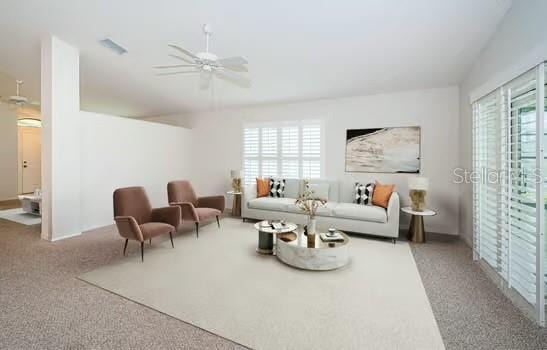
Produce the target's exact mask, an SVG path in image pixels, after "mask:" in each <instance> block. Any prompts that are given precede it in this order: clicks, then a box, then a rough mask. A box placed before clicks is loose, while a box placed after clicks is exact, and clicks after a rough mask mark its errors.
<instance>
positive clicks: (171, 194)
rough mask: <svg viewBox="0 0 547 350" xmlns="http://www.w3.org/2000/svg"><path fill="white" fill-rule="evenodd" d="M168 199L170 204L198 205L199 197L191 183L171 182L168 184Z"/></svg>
mask: <svg viewBox="0 0 547 350" xmlns="http://www.w3.org/2000/svg"><path fill="white" fill-rule="evenodd" d="M167 198H168V200H169V203H180V202H190V203H192V204H194V205H196V204H197V201H198V197H197V196H196V192H195V191H194V188H193V187H192V184H191V183H190V181H186V180H181V181H171V182H169V183H168V184H167Z"/></svg>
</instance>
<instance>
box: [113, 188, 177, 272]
mask: <svg viewBox="0 0 547 350" xmlns="http://www.w3.org/2000/svg"><path fill="white" fill-rule="evenodd" d="M114 220H115V221H116V226H117V227H118V232H119V233H120V236H122V237H124V238H125V245H124V247H123V255H124V256H125V251H126V249H127V242H128V241H129V240H130V239H132V240H135V241H138V242H140V243H141V260H142V261H144V241H145V240H147V239H148V240H149V241H150V244H152V237H155V236H158V235H162V234H166V233H168V234H169V237H170V238H171V246H172V247H173V248H175V245H174V244H173V233H175V232H176V231H177V228H178V227H179V224H180V209H179V208H178V207H172V206H169V207H164V208H155V209H152V206H151V205H150V201H149V200H148V196H147V195H146V192H145V190H144V188H142V187H126V188H118V189H117V190H115V191H114Z"/></svg>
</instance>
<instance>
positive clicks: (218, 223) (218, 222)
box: [217, 215, 220, 228]
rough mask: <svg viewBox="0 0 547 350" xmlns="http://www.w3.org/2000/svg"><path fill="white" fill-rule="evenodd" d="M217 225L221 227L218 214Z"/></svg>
mask: <svg viewBox="0 0 547 350" xmlns="http://www.w3.org/2000/svg"><path fill="white" fill-rule="evenodd" d="M217 225H218V228H220V220H219V219H218V215H217Z"/></svg>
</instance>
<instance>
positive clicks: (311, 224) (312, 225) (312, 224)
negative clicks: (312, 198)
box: [308, 218, 317, 235]
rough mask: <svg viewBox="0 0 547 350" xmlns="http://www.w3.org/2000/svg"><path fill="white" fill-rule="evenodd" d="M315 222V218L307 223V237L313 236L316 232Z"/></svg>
mask: <svg viewBox="0 0 547 350" xmlns="http://www.w3.org/2000/svg"><path fill="white" fill-rule="evenodd" d="M316 225H317V221H316V220H315V218H313V219H309V221H308V235H314V234H315V230H316Z"/></svg>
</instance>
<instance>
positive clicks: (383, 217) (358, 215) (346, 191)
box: [241, 179, 399, 243]
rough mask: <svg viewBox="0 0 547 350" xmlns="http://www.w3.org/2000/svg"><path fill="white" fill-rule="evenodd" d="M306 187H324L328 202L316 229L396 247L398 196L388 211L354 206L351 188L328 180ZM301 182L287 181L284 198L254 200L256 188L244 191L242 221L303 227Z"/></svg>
mask: <svg viewBox="0 0 547 350" xmlns="http://www.w3.org/2000/svg"><path fill="white" fill-rule="evenodd" d="M309 183H317V184H319V183H327V184H328V186H329V190H328V201H327V203H326V204H325V206H323V207H320V208H319V209H318V210H317V216H316V218H317V226H318V227H320V228H323V229H324V228H328V227H334V228H337V229H339V230H342V231H348V232H354V233H363V234H368V235H374V236H381V237H388V238H391V239H392V240H393V242H394V243H395V241H396V239H397V238H398V237H399V195H398V194H397V192H394V193H393V194H392V195H391V198H390V199H389V204H388V207H387V210H386V209H384V208H382V207H378V206H374V205H360V204H354V203H352V202H353V198H354V195H355V194H354V184H353V183H339V182H338V181H330V180H309ZM303 186H304V185H303V181H302V180H296V179H287V180H286V183H285V197H284V198H273V197H261V198H257V197H256V184H253V185H249V186H246V187H245V191H244V193H243V198H242V208H241V217H242V218H243V220H245V219H256V220H278V219H284V220H287V221H292V222H294V223H297V224H306V223H307V220H308V219H307V216H306V215H305V214H304V213H303V212H302V211H300V210H299V209H298V208H297V207H296V205H295V201H296V198H297V197H298V194H299V193H300V192H301V190H302V187H303Z"/></svg>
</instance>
